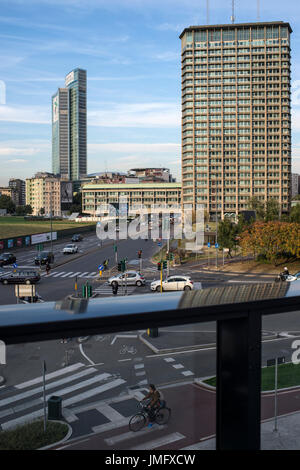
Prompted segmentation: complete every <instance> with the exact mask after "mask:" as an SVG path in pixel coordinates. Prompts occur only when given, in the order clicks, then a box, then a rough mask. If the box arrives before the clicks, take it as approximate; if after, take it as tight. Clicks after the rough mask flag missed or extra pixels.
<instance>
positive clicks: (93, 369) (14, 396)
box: [0, 367, 97, 417]
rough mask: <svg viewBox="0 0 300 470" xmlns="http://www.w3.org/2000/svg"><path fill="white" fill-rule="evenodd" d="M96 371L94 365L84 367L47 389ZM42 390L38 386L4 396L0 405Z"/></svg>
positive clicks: (52, 383)
mask: <svg viewBox="0 0 300 470" xmlns="http://www.w3.org/2000/svg"><path fill="white" fill-rule="evenodd" d="M96 371H97V369H95V368H92V367H91V368H88V369H84V370H83V371H81V372H78V374H73V375H70V376H68V377H65V378H63V379H60V380H57V381H56V382H51V383H49V384H47V386H46V388H47V390H49V389H50V388H56V387H59V386H60V385H63V384H65V383H68V382H72V381H73V380H77V379H80V378H82V377H84V376H85V375H89V374H92V373H93V372H96ZM42 391H43V387H38V388H34V389H31V390H27V392H23V393H19V394H18V395H13V396H11V397H8V398H4V399H3V400H0V407H2V406H6V405H8V404H10V403H14V402H16V401H19V400H23V399H24V398H28V397H30V396H32V395H36V394H38V393H41V392H42ZM0 417H1V412H0Z"/></svg>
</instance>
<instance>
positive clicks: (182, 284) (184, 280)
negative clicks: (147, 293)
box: [150, 275, 194, 292]
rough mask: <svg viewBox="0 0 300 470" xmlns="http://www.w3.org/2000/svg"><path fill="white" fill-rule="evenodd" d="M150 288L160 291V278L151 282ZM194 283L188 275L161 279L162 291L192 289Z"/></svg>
mask: <svg viewBox="0 0 300 470" xmlns="http://www.w3.org/2000/svg"><path fill="white" fill-rule="evenodd" d="M150 287H151V290H153V291H157V292H160V280H158V281H153V282H151V285H150ZM192 289H194V283H193V281H192V280H191V278H190V276H181V275H178V276H169V277H167V278H166V279H165V280H164V281H162V290H163V291H175V290H192Z"/></svg>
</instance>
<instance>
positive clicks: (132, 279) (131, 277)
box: [108, 271, 146, 287]
mask: <svg viewBox="0 0 300 470" xmlns="http://www.w3.org/2000/svg"><path fill="white" fill-rule="evenodd" d="M125 277H126V278H127V279H126V281H125ZM122 281H123V285H124V286H125V282H126V283H127V285H128V286H138V287H141V286H144V285H145V283H146V281H145V278H144V276H142V274H140V273H138V272H136V271H125V272H124V273H121V274H118V275H117V276H112V277H110V278H109V279H108V284H109V285H110V286H111V285H112V283H113V282H117V283H118V285H119V286H121V285H122Z"/></svg>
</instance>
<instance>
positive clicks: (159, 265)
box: [157, 263, 161, 271]
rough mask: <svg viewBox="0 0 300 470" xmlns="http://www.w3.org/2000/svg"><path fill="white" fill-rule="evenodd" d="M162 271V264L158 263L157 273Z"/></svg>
mask: <svg viewBox="0 0 300 470" xmlns="http://www.w3.org/2000/svg"><path fill="white" fill-rule="evenodd" d="M160 270H161V263H157V271H160Z"/></svg>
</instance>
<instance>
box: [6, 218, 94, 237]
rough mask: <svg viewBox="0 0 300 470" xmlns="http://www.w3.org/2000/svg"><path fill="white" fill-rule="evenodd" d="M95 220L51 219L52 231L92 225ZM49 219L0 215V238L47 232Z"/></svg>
mask: <svg viewBox="0 0 300 470" xmlns="http://www.w3.org/2000/svg"><path fill="white" fill-rule="evenodd" d="M94 224H95V222H83V223H78V222H74V221H69V220H53V223H52V226H53V231H54V232H55V231H57V230H63V229H67V228H74V231H75V232H76V228H78V227H83V226H85V225H94ZM49 231H50V221H49V220H45V221H43V220H41V221H40V220H37V221H34V220H27V221H26V220H24V217H0V239H1V238H9V237H19V236H21V235H31V234H35V233H42V232H49Z"/></svg>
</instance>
